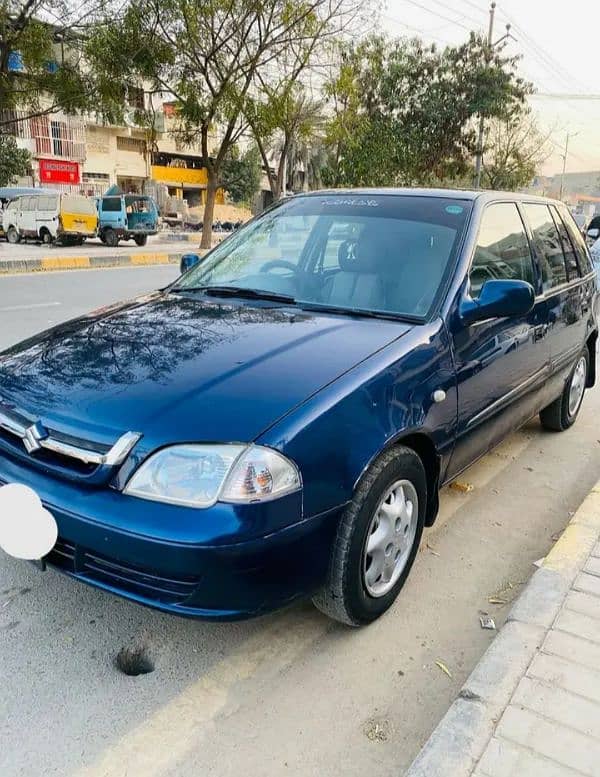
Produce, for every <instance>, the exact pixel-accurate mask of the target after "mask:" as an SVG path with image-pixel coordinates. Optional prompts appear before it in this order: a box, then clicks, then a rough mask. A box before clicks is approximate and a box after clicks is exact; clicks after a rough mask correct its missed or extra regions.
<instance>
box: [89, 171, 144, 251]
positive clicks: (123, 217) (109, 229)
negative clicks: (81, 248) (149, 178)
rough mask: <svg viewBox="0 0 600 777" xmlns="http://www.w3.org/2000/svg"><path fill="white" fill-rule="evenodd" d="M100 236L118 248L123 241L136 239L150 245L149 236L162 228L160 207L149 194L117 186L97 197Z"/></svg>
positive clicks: (140, 243)
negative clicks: (128, 191)
mask: <svg viewBox="0 0 600 777" xmlns="http://www.w3.org/2000/svg"><path fill="white" fill-rule="evenodd" d="M96 205H97V208H98V219H99V221H98V235H99V237H100V239H101V240H102V242H103V243H105V244H106V245H108V246H111V247H113V248H114V247H115V246H117V245H118V244H119V241H120V240H135V242H136V243H137V244H138V245H139V246H143V245H146V242H147V240H148V235H155V234H156V233H157V231H158V208H157V207H156V203H155V202H154V200H153V199H152V197H148V196H147V195H145V194H123V192H122V191H121V190H120V189H119V188H118V187H116V186H114V187H112V188H110V189H109V190H108V191H107V192H106V194H105V195H103V196H102V197H98V198H97V199H96Z"/></svg>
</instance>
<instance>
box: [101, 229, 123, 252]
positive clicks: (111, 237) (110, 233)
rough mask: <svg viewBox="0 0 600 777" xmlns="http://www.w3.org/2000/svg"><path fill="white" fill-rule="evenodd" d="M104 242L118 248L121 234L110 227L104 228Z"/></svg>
mask: <svg viewBox="0 0 600 777" xmlns="http://www.w3.org/2000/svg"><path fill="white" fill-rule="evenodd" d="M103 242H104V243H106V245H107V246H110V247H111V248H116V247H117V246H118V245H119V236H118V235H117V233H116V232H115V230H114V229H111V228H110V227H109V228H108V229H105V230H104V234H103Z"/></svg>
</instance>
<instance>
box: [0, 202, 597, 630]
mask: <svg viewBox="0 0 600 777" xmlns="http://www.w3.org/2000/svg"><path fill="white" fill-rule="evenodd" d="M274 234H275V235H281V236H282V237H283V238H284V239H283V242H282V243H278V242H277V239H276V238H275V239H273V237H272V236H273V235H274ZM291 234H294V236H295V239H294V240H293V241H291V240H290V239H289V238H290V235H291ZM278 247H279V248H280V249H281V250H280V251H279V253H277V249H278ZM265 249H268V254H267V256H268V257H269V258H268V260H265ZM274 255H275V256H276V258H273V256H274ZM596 299H597V292H596V285H595V281H594V272H593V270H592V265H591V261H590V255H589V253H588V250H587V248H586V245H585V242H584V239H583V237H582V235H581V234H580V232H579V230H578V229H577V226H576V225H575V223H574V222H573V220H572V218H571V217H570V214H569V213H568V211H567V209H566V208H565V207H564V206H563V205H562V204H561V203H559V202H554V201H549V200H545V199H540V198H534V197H528V196H526V195H520V194H518V195H517V194H514V195H511V194H506V193H493V192H473V193H469V192H463V191H444V190H438V191H434V190H368V191H346V192H340V191H334V192H317V193H312V194H307V195H301V196H298V197H295V198H288V199H286V200H284V201H283V202H279V203H277V204H276V205H275V206H274V207H273V208H272V209H271V210H269V211H267V212H265V213H264V214H262V215H261V216H260V217H258V218H256V219H254V220H253V221H251V222H250V223H248V224H247V225H246V226H244V227H243V228H242V229H240V230H239V231H237V232H235V233H234V234H233V235H232V236H231V237H230V238H229V239H228V240H227V241H225V242H224V243H222V244H221V245H220V246H217V247H216V248H215V249H213V250H212V251H211V252H210V253H209V254H208V255H207V256H206V257H205V258H204V259H203V261H202V262H201V263H199V264H197V265H195V266H193V267H191V268H190V269H189V270H188V271H187V272H186V273H185V274H184V275H183V276H181V277H180V278H179V279H178V280H177V281H176V282H175V283H173V284H172V285H171V286H169V287H167V288H165V289H162V290H160V291H157V292H155V293H153V294H150V295H146V296H144V297H141V298H139V299H138V300H134V301H129V302H124V303H122V304H121V305H115V306H110V307H107V308H103V309H101V310H99V311H97V312H96V313H91V314H89V315H86V316H84V317H82V318H80V319H78V320H74V321H69V322H68V323H65V324H63V325H61V326H58V327H53V328H52V329H50V330H48V331H47V332H45V333H42V334H40V335H37V336H36V337H33V338H30V339H28V340H26V341H25V342H23V343H21V344H20V345H16V346H13V347H12V348H9V349H8V350H7V351H5V352H4V353H3V354H2V356H1V357H0V397H1V400H0V482H3V483H13V482H17V483H21V484H24V485H26V486H29V487H31V488H32V489H34V490H35V492H36V493H37V494H38V495H39V496H40V498H41V500H42V503H43V505H44V506H45V507H46V509H47V510H48V511H50V512H51V513H52V514H53V515H54V516H55V518H56V521H57V523H58V528H59V538H58V541H57V544H56V546H55V547H54V549H53V550H52V551H51V552H50V553H49V555H48V556H47V557H46V558H45V559H44V560H43V563H44V564H46V563H47V564H50V565H52V566H54V567H56V568H58V569H60V570H62V571H63V572H65V573H66V574H68V575H70V576H72V577H74V578H76V579H78V580H81V581H83V582H86V583H89V584H91V585H94V586H97V587H99V588H103V589H106V590H108V591H111V592H113V593H117V594H120V595H121V596H124V597H127V598H129V599H133V600H135V601H137V602H141V603H143V604H147V605H151V606H153V607H157V608H159V609H162V610H167V611H169V612H173V613H178V614H181V615H188V616H195V617H203V618H213V619H235V618H245V617H249V616H252V615H256V614H258V613H261V612H265V611H268V610H271V609H274V608H276V607H281V606H284V605H287V604H288V603H289V602H291V601H293V600H295V599H297V598H299V597H307V596H312V597H313V598H314V602H315V603H316V605H317V606H318V607H319V608H320V609H322V610H323V611H324V612H326V613H327V614H328V615H330V616H332V617H333V618H335V619H337V620H340V621H343V622H345V623H349V624H356V625H358V624H366V623H369V622H370V621H373V620H374V619H375V618H377V617H378V616H380V615H381V614H382V613H383V612H385V611H386V610H387V609H388V608H389V607H390V606H391V604H392V603H393V602H394V600H395V599H396V597H397V595H398V593H399V591H400V589H401V588H402V586H403V585H404V582H405V580H406V578H407V576H408V574H409V571H410V568H411V566H412V564H413V562H414V560H415V557H416V554H417V550H418V547H419V541H420V539H421V534H422V532H423V528H424V526H431V525H432V524H433V523H434V521H435V519H436V515H437V512H438V489H439V488H440V486H441V485H442V484H444V483H448V482H449V481H451V480H453V479H454V478H456V477H457V476H458V475H459V473H460V472H462V471H463V470H464V469H465V468H466V467H468V466H469V465H470V464H472V463H473V462H474V461H475V460H476V459H478V458H479V457H481V456H483V455H484V454H485V453H486V452H488V451H489V450H490V449H492V448H493V447H494V446H495V445H497V444H498V443H499V442H500V441H501V440H502V439H503V438H505V437H506V436H507V435H508V434H510V433H511V432H512V431H513V430H515V429H517V428H518V427H519V426H521V425H522V424H523V423H525V422H526V421H527V420H529V419H530V418H532V417H533V416H534V415H536V414H539V415H540V418H541V423H542V425H543V426H544V427H545V428H547V429H551V430H555V431H557V432H558V431H565V430H567V429H569V428H570V427H571V426H572V425H573V424H574V423H575V420H576V418H577V415H578V413H579V410H580V407H581V403H582V400H583V396H584V392H585V389H586V387H589V386H592V385H594V382H595V380H596V342H597V338H598V326H597V322H596V318H595V313H594V311H595V308H596V304H595V303H596ZM539 444H540V445H543V440H540V443H539ZM465 574H468V570H465Z"/></svg>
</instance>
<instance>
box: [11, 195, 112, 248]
mask: <svg viewBox="0 0 600 777" xmlns="http://www.w3.org/2000/svg"><path fill="white" fill-rule="evenodd" d="M2 229H3V231H4V234H5V235H6V239H7V240H8V242H9V243H18V242H19V241H20V240H25V239H27V238H32V239H34V240H41V241H42V242H43V243H52V242H53V241H54V240H57V239H60V240H61V241H62V242H63V243H72V244H81V243H83V241H84V240H85V238H86V237H94V235H95V234H96V231H97V229H98V213H97V211H96V204H95V203H94V201H93V200H90V199H88V198H87V197H84V196H83V195H81V194H61V193H60V192H52V191H49V192H44V193H43V194H41V193H40V194H29V195H20V196H19V197H15V198H14V199H13V200H11V201H10V202H9V203H8V205H7V206H6V208H5V209H4V210H3V212H2Z"/></svg>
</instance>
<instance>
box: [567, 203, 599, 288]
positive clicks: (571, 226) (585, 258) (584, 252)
mask: <svg viewBox="0 0 600 777" xmlns="http://www.w3.org/2000/svg"><path fill="white" fill-rule="evenodd" d="M558 212H559V214H560V216H561V218H562V220H563V223H564V225H565V227H566V228H567V232H568V233H569V235H570V237H571V242H572V243H573V246H574V247H575V252H576V253H577V258H578V259H579V268H580V269H581V272H582V273H583V275H587V274H588V273H591V272H592V270H593V269H594V268H593V266H592V262H591V260H590V255H589V253H588V249H587V246H586V244H585V240H584V239H583V235H582V234H581V230H580V229H579V227H578V226H577V222H576V221H575V219H574V218H573V216H572V215H571V212H570V211H569V209H568V208H565V207H564V205H563V206H562V207H560V208H559V209H558Z"/></svg>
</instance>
